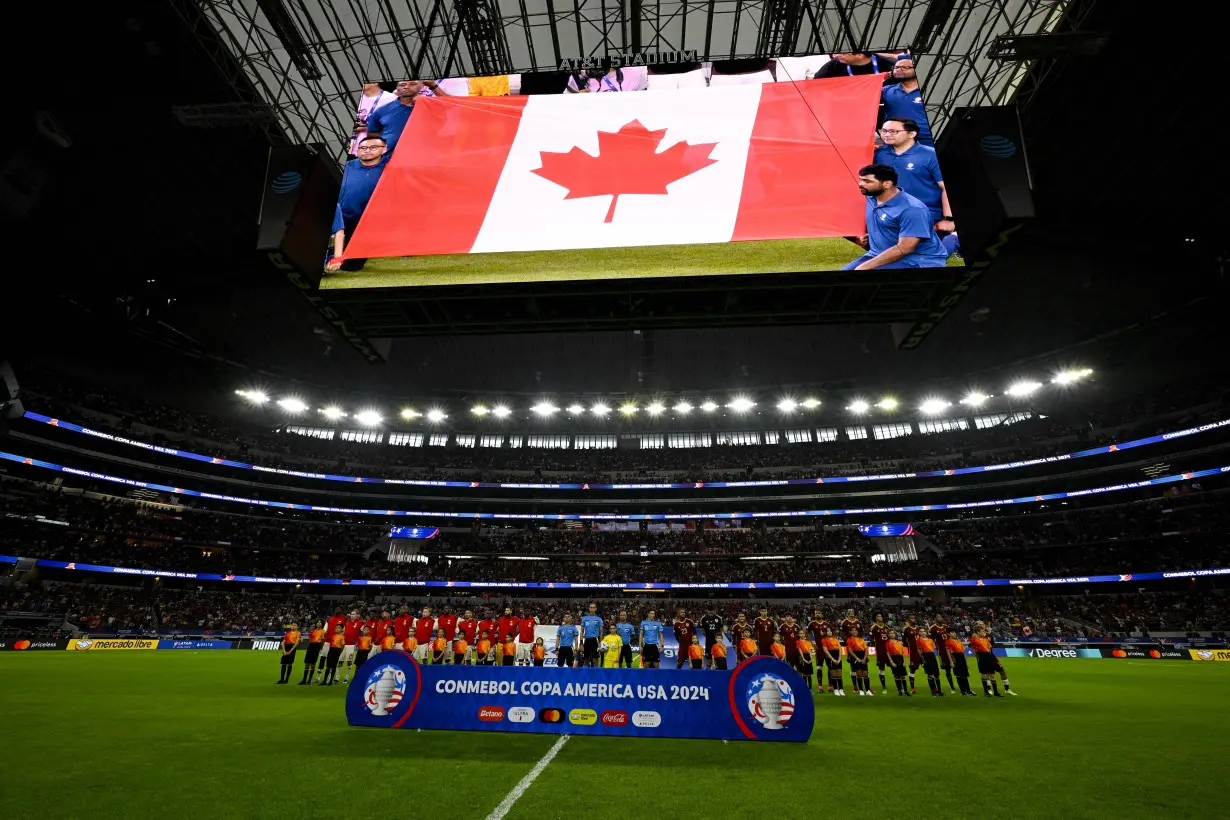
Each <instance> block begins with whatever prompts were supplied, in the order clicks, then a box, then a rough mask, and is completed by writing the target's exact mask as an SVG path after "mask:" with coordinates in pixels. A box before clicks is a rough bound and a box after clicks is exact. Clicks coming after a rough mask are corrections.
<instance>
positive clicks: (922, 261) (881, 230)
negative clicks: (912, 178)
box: [866, 191, 948, 268]
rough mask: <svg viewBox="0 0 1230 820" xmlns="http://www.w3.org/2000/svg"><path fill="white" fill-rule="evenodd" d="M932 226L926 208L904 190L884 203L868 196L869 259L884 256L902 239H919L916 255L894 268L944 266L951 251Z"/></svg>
mask: <svg viewBox="0 0 1230 820" xmlns="http://www.w3.org/2000/svg"><path fill="white" fill-rule="evenodd" d="M932 224H933V223H932V222H931V218H930V215H929V214H928V212H927V206H926V205H923V204H922V202H920V201H918V200H917V199H916V198H914V197H912V196H910V195H909V194H907V193H906V192H905V191H902V192H901V193H899V194H897V195H896V196H895V197H893V198H892V199H890V200H888V201H887V202H883V203H881V202H877V201H876V198H875V197H874V196H869V197H867V241H868V245H869V247H868V249H867V254H866V256H867V258H869V259H870V258H871V257H874V256H878V255H879V254H881V253H884V251H886V250H888V249H889V248H891V247H892V246H893V245H896V244H897V239H898V238H900V237H902V236H914V237H917V238H918V239H919V240H920V241H919V243H918V246H917V247H916V248H915V249H914V252H913V253H911V254H910V255H909V256H907V257H905V258H904V259H902V260H900V261H898V262H895V263H893V267H899V268H942V267H944V265H945V263H946V262H947V260H948V252H947V251H946V250H944V246H943V245H941V244H940V239H939V237H938V236H936V234H935V228H934V227H932Z"/></svg>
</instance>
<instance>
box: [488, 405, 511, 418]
mask: <svg viewBox="0 0 1230 820" xmlns="http://www.w3.org/2000/svg"><path fill="white" fill-rule="evenodd" d="M510 413H512V411H511V410H509V409H508V407H507V406H505V405H503V404H497V405H496V406H495V407H492V408H491V415H493V416H495V417H496V418H497V419H506V418H508V416H509V414H510Z"/></svg>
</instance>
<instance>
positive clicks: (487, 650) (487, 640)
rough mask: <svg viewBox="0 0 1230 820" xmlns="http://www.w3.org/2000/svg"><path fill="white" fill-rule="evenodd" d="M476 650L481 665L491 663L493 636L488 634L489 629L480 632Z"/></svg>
mask: <svg viewBox="0 0 1230 820" xmlns="http://www.w3.org/2000/svg"><path fill="white" fill-rule="evenodd" d="M474 651H475V655H476V660H477V661H478V665H479V666H490V665H491V637H490V636H489V635H488V634H487V630H485V629H484V630H483V631H482V632H481V633H480V634H479V639H478V645H477V646H476V647H475V650H474Z"/></svg>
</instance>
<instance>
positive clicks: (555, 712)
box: [538, 709, 564, 723]
mask: <svg viewBox="0 0 1230 820" xmlns="http://www.w3.org/2000/svg"><path fill="white" fill-rule="evenodd" d="M538 719H539V720H540V721H542V722H543V723H563V722H564V710H563V709H539V710H538Z"/></svg>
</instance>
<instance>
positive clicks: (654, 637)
mask: <svg viewBox="0 0 1230 820" xmlns="http://www.w3.org/2000/svg"><path fill="white" fill-rule="evenodd" d="M641 631H642V632H644V633H645V644H646V645H647V646H648V645H653V644H658V643H661V642H662V622H661V621H648V620H646V621H641Z"/></svg>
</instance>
